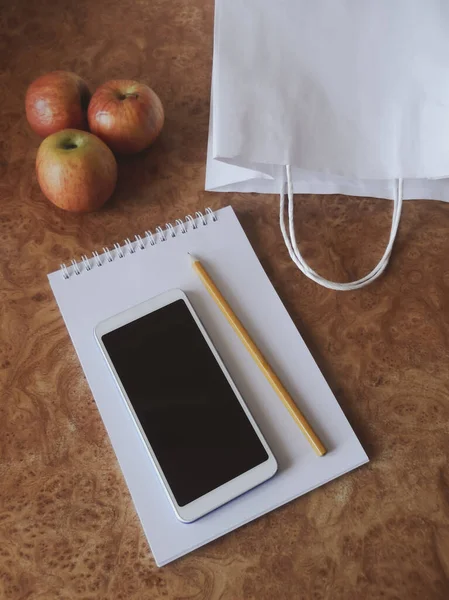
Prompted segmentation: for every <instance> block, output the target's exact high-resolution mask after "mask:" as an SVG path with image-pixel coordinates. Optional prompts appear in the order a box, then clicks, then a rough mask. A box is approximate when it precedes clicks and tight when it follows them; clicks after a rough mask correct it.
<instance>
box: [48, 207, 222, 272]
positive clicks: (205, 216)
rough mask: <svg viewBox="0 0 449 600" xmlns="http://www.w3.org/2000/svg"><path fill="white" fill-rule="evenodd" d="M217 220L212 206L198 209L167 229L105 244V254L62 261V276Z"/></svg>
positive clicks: (98, 264)
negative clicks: (121, 243) (68, 261)
mask: <svg viewBox="0 0 449 600" xmlns="http://www.w3.org/2000/svg"><path fill="white" fill-rule="evenodd" d="M216 221H218V218H217V215H216V214H215V213H214V212H213V210H212V209H211V208H209V207H208V208H206V210H205V211H204V213H202V212H201V211H199V210H197V211H196V212H195V216H194V217H192V215H187V216H186V217H185V218H184V221H182V220H181V219H176V221H175V223H174V224H173V223H166V224H165V229H162V227H160V226H158V227H156V229H155V233H154V234H153V233H152V232H151V231H145V233H144V235H143V236H140V235H137V234H136V235H135V236H134V240H131V239H130V238H126V239H125V240H124V245H123V246H120V244H118V243H117V242H116V243H115V244H113V247H112V248H111V249H109V248H108V247H107V246H105V247H104V248H103V254H99V253H98V252H97V251H96V250H94V251H93V252H92V257H88V256H87V255H86V254H83V255H82V256H81V260H80V261H79V262H77V261H76V260H75V259H72V260H71V261H70V264H69V265H68V266H67V265H65V264H64V263H62V264H61V265H60V270H61V273H62V276H63V278H64V279H70V277H72V275H81V274H82V273H83V272H87V271H92V269H94V268H95V267H102V266H103V265H105V264H107V263H110V262H114V260H115V259H116V258H124V257H125V256H126V255H127V254H128V255H130V254H135V253H136V252H137V251H139V250H142V251H143V250H146V249H147V248H149V247H151V246H155V245H156V244H161V243H163V242H167V241H168V240H170V239H171V238H175V237H177V236H178V235H180V234H185V233H187V232H188V231H194V230H196V229H198V228H199V227H203V226H205V225H209V224H210V223H215V222H216Z"/></svg>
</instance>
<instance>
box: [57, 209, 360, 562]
mask: <svg viewBox="0 0 449 600" xmlns="http://www.w3.org/2000/svg"><path fill="white" fill-rule="evenodd" d="M188 252H191V253H192V254H194V255H195V256H196V257H198V258H199V259H200V260H201V261H202V262H203V263H204V265H205V266H206V267H207V269H208V271H209V272H210V274H211V276H212V278H213V279H214V281H215V282H216V284H217V285H218V287H219V288H220V289H221V290H222V291H223V292H224V294H225V296H226V298H227V299H228V301H229V302H230V304H231V305H232V307H233V308H234V310H235V312H236V314H237V316H238V317H239V318H240V319H241V320H242V322H243V323H244V324H245V326H246V328H247V329H248V331H249V333H250V335H251V336H252V338H253V339H254V341H255V343H256V344H257V346H259V348H260V350H261V351H262V352H263V354H264V355H265V356H266V358H267V360H268V362H269V363H270V364H271V365H272V367H273V368H274V370H275V371H276V373H277V374H278V375H279V377H280V378H281V380H282V381H283V383H284V384H285V385H286V387H287V389H288V390H289V391H290V393H291V395H292V396H293V397H294V398H295V399H296V401H297V402H298V405H299V406H300V408H301V409H302V410H303V412H304V413H305V415H306V416H307V418H308V419H309V421H310V423H311V424H312V426H313V427H314V428H315V430H316V432H317V433H318V435H319V436H320V437H321V439H322V440H323V442H324V443H325V445H326V446H327V448H328V449H329V452H328V454H327V455H326V456H324V457H322V458H318V457H317V456H316V455H315V453H314V451H313V450H312V448H311V447H310V446H309V444H308V443H307V441H306V440H305V438H304V436H303V435H302V433H301V431H300V430H299V429H298V427H297V426H296V424H295V423H294V421H293V420H292V418H291V417H290V415H289V413H288V412H287V409H286V408H285V407H284V405H283V404H282V403H281V401H280V400H279V398H278V397H277V396H276V394H275V392H274V391H273V390H272V388H271V387H270V385H269V383H268V382H267V381H266V379H265V378H264V376H263V374H262V373H261V371H260V370H259V368H258V367H257V365H256V364H255V362H254V361H253V359H252V358H251V356H250V355H249V354H248V352H247V351H246V349H245V348H244V346H243V344H242V343H241V342H240V340H239V339H238V337H237V336H236V334H235V333H234V331H233V330H232V329H231V326H230V325H229V324H228V322H227V321H226V320H225V318H224V317H223V315H222V314H221V312H220V310H219V309H218V307H217V306H216V305H215V303H214V302H213V300H212V299H211V297H210V296H209V294H208V292H207V291H206V290H205V289H204V287H203V286H202V283H201V282H200V280H199V279H198V277H197V275H196V274H195V273H194V271H193V269H192V267H191V264H190V261H189V258H188V254H187V253H188ZM49 280H50V284H51V287H52V290H53V293H54V295H55V298H56V300H57V302H58V305H59V308H60V310H61V313H62V316H63V317H64V320H65V323H66V326H67V329H68V330H69V333H70V336H71V339H72V342H73V344H74V346H75V349H76V351H77V354H78V357H79V359H80V361H81V365H82V367H83V369H84V373H85V375H86V378H87V381H88V383H89V385H90V388H91V390H92V393H93V395H94V398H95V400H96V403H97V406H98V410H99V411H100V414H101V416H102V419H103V422H104V424H105V426H106V429H107V432H108V434H109V437H110V439H111V442H112V445H113V447H114V450H115V453H116V455H117V458H118V460H119V463H120V466H121V468H122V471H123V474H124V476H125V479H126V482H127V484H128V487H129V490H130V492H131V495H132V498H133V501H134V504H135V506H136V509H137V512H138V514H139V517H140V520H141V522H142V526H143V529H144V531H145V534H146V536H147V539H148V542H149V544H150V546H151V550H152V552H153V555H154V558H155V560H156V563H157V564H158V565H159V566H162V565H164V564H166V563H168V562H170V561H172V560H174V559H176V558H178V557H180V556H182V555H184V554H187V553H188V552H190V551H192V550H194V549H195V548H198V547H200V546H202V545H204V544H206V543H208V542H210V541H211V540H214V539H216V538H218V537H219V536H221V535H223V534H225V533H228V532H229V531H232V530H233V529H236V528H237V527H240V526H241V525H243V524H245V523H248V522H249V521H251V520H253V519H255V518H257V517H259V516H261V515H263V514H264V513H266V512H268V511H271V510H273V509H275V508H276V507H278V506H281V505H282V504H285V503H286V502H289V501H291V500H293V499H294V498H296V497H298V496H301V495H302V494H305V493H306V492H308V491H310V490H312V489H314V488H316V487H318V486H320V485H322V484H324V483H326V482H327V481H329V480H331V479H334V478H336V477H338V476H340V475H342V474H344V473H346V472H348V471H350V470H351V469H354V468H355V467H358V466H359V465H361V464H363V463H365V462H367V460H368V459H367V456H366V454H365V452H364V450H363V448H362V447H361V445H360V443H359V441H358V439H357V437H356V436H355V434H354V432H353V430H352V429H351V426H350V425H349V423H348V421H347V420H346V417H345V416H344V414H343V412H342V411H341V409H340V406H339V405H338V403H337V401H336V399H335V397H334V395H333V394H332V392H331V390H330V389H329V387H328V385H327V383H326V381H325V380H324V378H323V376H322V374H321V372H320V371H319V369H318V367H317V365H316V364H315V362H314V360H313V358H312V356H311V354H310V353H309V351H308V349H307V347H306V345H305V344H304V342H303V340H302V338H301V336H300V335H299V333H298V331H297V329H296V327H295V325H294V323H293V322H292V320H291V319H290V317H289V315H288V313H287V311H286V310H285V308H284V306H283V304H282V302H281V301H280V299H279V297H278V295H277V294H276V292H275V290H274V288H273V286H272V285H271V283H270V281H269V280H268V278H267V276H266V274H265V272H264V270H263V269H262V266H261V265H260V263H259V261H258V259H257V257H256V255H255V254H254V251H253V249H252V248H251V245H250V244H249V242H248V239H247V237H246V235H245V233H244V231H243V229H242V228H241V226H240V224H239V222H238V220H237V217H236V215H235V213H234V211H233V210H232V208H231V207H227V208H223V209H221V210H219V211H217V212H216V213H212V211H210V210H208V211H206V212H205V213H204V214H202V213H196V215H195V217H193V218H192V217H190V216H189V217H187V218H186V219H183V220H181V219H178V220H177V221H176V222H175V223H173V225H168V226H166V227H165V228H164V229H162V228H157V229H156V230H155V232H153V233H151V232H145V234H142V235H141V236H139V235H136V236H135V237H134V238H133V239H132V240H131V239H128V240H126V241H125V243H124V245H122V246H120V245H118V244H116V245H114V246H111V247H110V248H109V249H104V251H103V253H97V252H94V253H93V254H92V256H91V257H87V256H84V257H82V260H81V261H80V262H75V261H73V262H72V263H71V264H70V266H68V265H67V266H62V267H61V269H60V270H59V271H56V272H54V273H51V274H50V275H49ZM172 288H181V289H182V290H183V291H184V292H185V293H186V294H187V296H188V297H189V299H190V300H191V302H192V304H193V306H194V308H195V310H196V311H197V313H198V314H199V316H200V318H201V320H202V322H203V324H204V326H205V327H206V329H207V331H208V333H209V335H210V336H211V338H212V340H213V342H214V344H215V346H216V348H217V349H218V352H219V353H220V355H221V357H222V358H223V360H224V362H225V364H226V366H227V367H228V369H229V371H230V373H231V376H232V378H233V379H234V381H235V383H236V384H237V387H238V388H239V390H240V392H241V393H242V396H243V397H244V399H245V401H246V403H247V404H248V406H249V408H250V410H251V412H252V414H253V416H254V418H255V420H256V421H257V423H258V425H259V427H260V428H261V430H262V432H263V434H264V436H265V438H266V439H267V441H268V443H269V445H270V447H271V449H272V450H273V453H274V455H275V456H276V459H277V461H278V464H279V471H278V473H277V474H276V475H275V476H274V477H273V478H272V479H271V480H269V481H267V482H266V483H264V484H263V485H261V486H259V487H257V488H255V489H253V490H252V491H250V492H248V493H246V494H245V495H243V496H241V497H239V498H237V499H236V500H234V501H232V502H230V503H229V504H227V505H225V506H223V507H222V508H219V509H218V510H216V511H214V512H213V513H211V514H209V515H207V516H206V517H203V518H202V519H200V520H198V521H196V522H194V523H190V524H185V523H181V522H180V521H178V520H177V518H176V516H175V514H174V512H173V510H172V508H171V507H170V504H169V502H168V500H167V498H166V496H165V492H164V490H163V489H162V486H161V484H160V483H159V479H158V477H157V475H156V472H155V470H154V469H153V466H152V464H151V461H150V459H149V457H148V454H147V451H146V449H145V447H144V445H143V443H142V441H141V439H140V437H139V434H138V432H137V429H136V428H135V427H134V426H133V424H132V422H131V420H130V416H129V412H128V410H127V409H126V407H125V405H124V402H123V400H122V398H121V397H120V394H119V392H118V390H117V388H116V386H115V383H114V381H113V379H112V376H111V374H110V372H109V369H108V367H107V365H106V363H105V361H104V359H103V357H102V355H101V352H100V349H99V348H98V347H97V344H96V341H95V339H94V333H93V331H94V328H95V326H96V325H97V324H98V323H99V322H100V321H103V320H105V319H107V318H108V317H111V316H113V315H115V314H117V313H119V312H121V311H123V310H125V309H127V308H129V307H131V306H133V305H135V304H138V303H140V302H143V301H144V300H147V299H148V298H151V297H153V296H156V295H157V294H160V293H162V292H164V291H166V290H169V289H172ZM154 343H155V344H157V340H154ZM174 343H176V340H174ZM192 377H201V373H192Z"/></svg>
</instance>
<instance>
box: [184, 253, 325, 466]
mask: <svg viewBox="0 0 449 600" xmlns="http://www.w3.org/2000/svg"><path fill="white" fill-rule="evenodd" d="M190 258H191V259H192V266H193V268H194V270H195V271H196V273H197V274H198V276H199V278H200V279H201V281H202V282H203V284H204V286H205V288H206V289H207V291H208V292H209V294H210V295H211V296H212V298H213V299H214V301H215V303H216V304H217V306H218V307H219V308H220V310H221V312H222V313H223V315H224V316H225V317H226V319H227V321H228V323H229V324H230V325H231V327H232V328H233V329H234V331H235V332H236V334H237V335H238V336H239V338H240V339H241V341H242V342H243V344H244V345H245V347H246V349H247V350H248V352H249V353H250V354H251V356H252V357H253V359H254V360H255V361H256V364H257V365H258V366H259V368H260V370H261V371H262V373H263V374H264V375H265V377H266V378H267V379H268V381H269V382H270V384H271V387H272V388H273V389H274V391H275V392H276V394H277V395H278V396H279V398H280V399H281V401H282V402H283V404H284V406H285V407H286V408H287V410H288V411H289V413H290V414H291V416H292V417H293V419H294V420H295V422H296V424H297V425H298V426H299V428H300V429H301V431H302V432H303V434H304V435H305V436H306V438H307V441H308V442H309V444H310V445H311V446H312V448H313V449H314V450H315V452H316V453H317V454H318V456H324V455H325V454H326V448H325V447H324V446H323V444H322V442H321V441H320V439H319V437H318V436H317V435H316V433H315V432H314V431H313V429H312V427H311V426H310V425H309V423H308V422H307V420H306V418H305V417H304V415H303V414H302V412H301V411H300V410H299V408H298V407H297V406H296V404H295V403H294V401H293V399H292V397H291V396H290V394H289V393H288V392H287V390H286V389H285V387H284V386H283V385H282V383H281V381H280V379H279V377H278V376H277V375H276V373H275V372H274V371H273V369H272V368H271V367H270V365H269V364H268V363H267V361H266V360H265V358H264V357H263V355H262V353H261V351H260V350H259V349H258V348H257V346H256V344H255V343H254V342H253V341H252V339H251V338H250V336H249V333H248V332H247V331H246V329H245V328H244V327H243V325H242V323H241V322H240V321H239V319H238V318H237V316H236V315H235V313H234V312H233V310H232V308H231V307H230V306H229V304H228V303H227V302H226V300H225V299H224V298H223V295H222V294H221V292H220V290H219V289H218V288H217V286H216V285H215V283H214V282H213V281H212V279H211V278H210V276H209V274H208V272H207V271H206V269H205V268H204V267H203V265H202V264H201V263H200V261H199V260H198V259H196V258H195V257H194V256H192V255H191V254H190Z"/></svg>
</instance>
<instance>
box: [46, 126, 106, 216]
mask: <svg viewBox="0 0 449 600" xmlns="http://www.w3.org/2000/svg"><path fill="white" fill-rule="evenodd" d="M36 172H37V180H38V182H39V185H40V187H41V190H42V191H43V193H44V194H45V196H47V198H48V199H49V200H51V202H53V204H56V206H59V207H60V208H64V209H65V210H70V211H73V212H88V211H91V210H95V209H97V208H100V206H102V205H103V204H104V203H105V202H106V200H108V198H109V197H110V196H111V194H112V192H113V191H114V188H115V184H116V181H117V163H116V161H115V157H114V155H113V154H112V152H111V150H110V149H109V148H108V147H107V146H106V144H105V143H104V142H102V141H101V140H100V139H98V138H97V137H96V136H94V135H92V134H91V133H87V131H79V130H77V129H65V130H63V131H58V132H57V133H53V134H52V135H50V136H48V137H47V138H46V139H45V140H44V141H43V142H42V144H41V145H40V146H39V150H38V152H37V157H36Z"/></svg>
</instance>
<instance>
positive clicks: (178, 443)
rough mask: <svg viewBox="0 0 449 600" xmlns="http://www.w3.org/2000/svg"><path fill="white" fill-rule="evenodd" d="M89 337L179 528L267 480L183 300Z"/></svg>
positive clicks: (247, 418)
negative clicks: (182, 524) (159, 481)
mask: <svg viewBox="0 0 449 600" xmlns="http://www.w3.org/2000/svg"><path fill="white" fill-rule="evenodd" d="M95 337H96V339H97V341H98V344H99V345H100V348H101V350H102V352H103V355H104V357H105V360H106V362H107V364H108V366H109V368H110V370H111V373H112V375H113V377H114V379H115V381H116V384H117V386H118V388H119V390H120V392H121V395H122V396H123V400H124V402H125V403H126V406H127V407H128V410H129V412H130V414H131V416H132V418H133V420H134V422H135V424H136V427H137V429H138V431H139V433H140V436H141V437H142V440H143V442H144V444H145V445H146V447H147V449H148V453H149V455H150V457H151V460H152V462H153V464H154V466H155V468H156V470H157V473H158V475H159V478H160V480H161V483H162V485H163V486H164V488H165V491H166V494H167V496H168V498H169V500H170V502H171V504H172V506H173V508H174V511H175V513H176V515H177V517H178V518H179V519H180V520H181V521H183V522H185V523H190V522H192V521H195V520H196V519H198V518H200V517H202V516H203V515H205V514H207V513H209V512H210V511H212V510H214V509H216V508H218V507H219V506H221V505H223V504H225V503H226V502H229V501H230V500H232V499H233V498H236V497H237V496H239V495H240V494H243V493H244V492H247V491H248V490H250V489H251V488H253V487H255V486H257V485H259V484H260V483H262V482H264V481H266V480H267V479H269V478H270V477H272V476H273V475H274V474H275V472H276V470H277V463H276V459H275V458H274V456H273V454H272V452H271V450H270V448H269V447H268V444H267V442H266V441H265V439H264V438H263V436H262V434H261V432H260V430H259V428H258V427H257V424H256V423H255V421H254V419H253V418H252V416H251V414H250V412H249V410H248V407H247V406H246V405H245V402H244V401H243V398H242V397H241V395H240V394H239V392H238V390H237V388H236V386H235V384H234V382H233V381H232V379H231V377H230V375H229V373H228V371H227V370H226V367H225V366H224V364H223V362H222V360H221V359H220V356H219V355H218V352H217V351H216V349H215V348H214V346H213V344H212V342H211V340H210V338H209V336H208V335H207V332H206V330H205V329H204V327H203V325H202V324H201V321H200V319H199V318H198V316H197V315H196V313H195V311H194V310H193V308H192V305H191V304H190V302H189V300H188V299H187V296H186V295H185V294H184V292H182V291H181V290H171V291H169V292H166V293H164V294H161V295H160V296H157V297H156V298H152V299H151V300H148V301H146V302H143V303H142V304H139V305H138V306H134V307H133V308H130V309H128V310H126V311H124V312H122V313H120V314H118V315H116V316H114V317H111V318H110V319H107V320H106V321H103V322H102V323H100V324H99V325H98V326H97V327H96V328H95Z"/></svg>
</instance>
